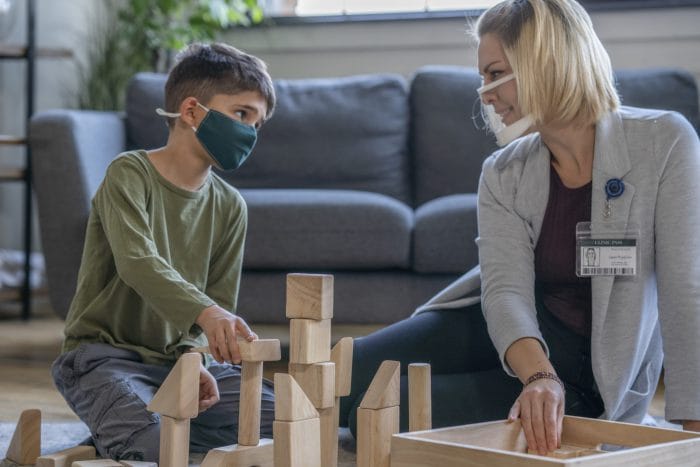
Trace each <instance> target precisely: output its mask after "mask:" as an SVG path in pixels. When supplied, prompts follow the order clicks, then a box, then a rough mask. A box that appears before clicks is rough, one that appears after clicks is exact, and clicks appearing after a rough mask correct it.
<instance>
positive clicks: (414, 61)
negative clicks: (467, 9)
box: [0, 0, 700, 248]
mask: <svg viewBox="0 0 700 467" xmlns="http://www.w3.org/2000/svg"><path fill="white" fill-rule="evenodd" d="M20 3H24V2H23V1H22V0H20ZM37 3H38V19H37V22H38V29H37V30H38V37H37V39H38V43H39V45H43V46H49V45H52V46H64V47H69V48H72V49H74V50H75V55H76V56H77V57H80V56H82V54H83V49H84V44H85V42H86V37H87V30H88V28H89V27H90V24H92V20H91V18H95V17H98V18H99V17H100V16H99V15H100V12H99V3H100V2H96V1H95V0H71V1H56V0H38V2H37ZM592 17H593V21H594V24H595V27H596V29H597V31H598V32H599V34H600V36H601V39H602V41H603V43H604V44H605V46H606V47H607V48H608V50H609V52H610V55H611V57H612V60H613V64H614V66H615V67H617V68H638V67H649V66H669V67H681V68H685V69H687V70H689V71H691V72H692V73H694V74H695V76H696V77H697V78H698V79H699V80H700V29H699V28H698V27H697V25H698V24H700V8H671V9H652V10H640V11H634V12H605V13H603V12H600V13H594V14H593V15H592ZM23 26H24V19H23V15H20V18H19V24H18V25H17V27H15V28H14V29H15V30H14V31H13V34H12V35H11V37H10V38H8V39H6V42H12V43H22V42H23V41H24V27H23ZM224 39H225V40H227V41H229V42H230V43H232V44H234V45H237V46H239V47H241V48H243V49H245V50H248V51H249V52H252V53H255V54H257V55H259V56H260V57H262V58H263V59H265V60H266V61H267V62H268V65H269V67H270V70H271V72H272V74H273V76H275V77H277V78H305V77H328V76H342V75H350V74H357V73H375V72H391V73H400V74H402V75H404V76H407V77H408V76H410V75H411V73H413V72H414V71H415V70H416V69H417V68H419V67H421V66H423V65H427V64H447V65H465V66H474V65H475V51H474V50H473V47H472V46H470V45H468V41H467V38H466V21H465V20H462V19H434V20H415V21H403V22H375V23H344V24H342V23H341V24H333V25H306V26H301V25H293V26H278V27H271V28H255V29H250V30H246V29H234V30H232V31H230V32H228V33H227V34H225V35H224ZM22 70H23V69H22V67H21V65H19V64H17V63H10V62H0V132H14V131H21V130H22V125H23V122H22V118H21V116H22V115H23V112H24V110H23V99H22V93H23V86H24V84H23V83H24V81H23V79H24V78H23V73H22ZM37 71H38V73H37V75H38V76H37V88H36V95H37V99H36V104H37V110H42V109H48V108H53V107H72V106H73V105H74V99H73V95H74V92H75V89H76V86H77V84H76V80H75V71H76V69H75V60H49V59H42V60H40V61H39V63H38V67H37ZM11 152H12V151H8V150H7V149H2V148H0V161H2V160H5V161H7V160H11V159H15V160H16V159H18V158H19V156H17V155H16V154H15V155H12V154H10V153H11ZM20 156H21V153H20ZM21 199H22V198H21V190H20V189H19V186H10V185H9V184H2V185H0V248H19V247H20V246H21V238H22V237H21V228H20V225H21V224H20V222H21V219H22V215H21Z"/></svg>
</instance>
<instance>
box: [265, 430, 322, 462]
mask: <svg viewBox="0 0 700 467" xmlns="http://www.w3.org/2000/svg"><path fill="white" fill-rule="evenodd" d="M272 432H273V436H274V438H275V447H274V451H275V467H321V446H320V442H319V441H320V436H321V424H320V421H319V419H318V418H310V419H308V420H300V421H296V422H280V421H275V422H274V423H273V425H272Z"/></svg>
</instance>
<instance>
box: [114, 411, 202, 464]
mask: <svg viewBox="0 0 700 467" xmlns="http://www.w3.org/2000/svg"><path fill="white" fill-rule="evenodd" d="M189 457H190V420H189V419H187V418H186V419H184V420H176V419H174V418H170V417H166V416H165V415H161V417H160V464H161V465H162V466H164V467H165V466H167V467H187V466H188V464H189ZM117 465H119V464H117Z"/></svg>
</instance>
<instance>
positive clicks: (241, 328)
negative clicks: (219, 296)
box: [195, 305, 258, 364]
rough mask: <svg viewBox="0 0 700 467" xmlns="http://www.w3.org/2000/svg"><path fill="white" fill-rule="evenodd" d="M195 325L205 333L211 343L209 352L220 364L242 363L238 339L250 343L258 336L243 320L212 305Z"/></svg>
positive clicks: (203, 312) (202, 313)
mask: <svg viewBox="0 0 700 467" xmlns="http://www.w3.org/2000/svg"><path fill="white" fill-rule="evenodd" d="M195 323H197V325H199V327H200V328H202V330H203V331H204V334H206V336H207V340H208V341H209V351H210V352H211V355H212V356H213V357H214V360H216V361H217V362H219V363H223V362H231V363H236V364H238V363H241V353H240V351H239V350H238V343H237V342H236V337H237V336H241V337H242V338H244V339H245V340H247V341H248V342H250V341H254V340H255V339H257V338H258V336H257V335H256V334H255V333H254V332H253V331H251V330H250V328H249V327H248V325H247V324H246V322H245V321H244V320H243V318H241V317H239V316H236V315H234V314H232V313H229V312H228V311H226V310H224V309H223V308H221V307H220V306H218V305H212V306H210V307H207V308H205V309H204V311H202V312H201V313H200V314H199V316H198V317H197V319H196V320H195Z"/></svg>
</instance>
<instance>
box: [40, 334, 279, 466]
mask: <svg viewBox="0 0 700 467" xmlns="http://www.w3.org/2000/svg"><path fill="white" fill-rule="evenodd" d="M208 369H209V372H210V373H211V374H212V375H213V376H214V378H215V379H216V381H217V383H218V386H219V394H220V396H221V400H220V401H219V402H218V403H217V404H216V405H214V406H213V407H211V408H210V409H209V410H207V411H205V412H203V413H201V414H200V415H199V416H198V417H197V418H194V419H192V421H191V425H190V450H191V451H192V452H207V451H208V450H210V449H212V448H215V447H220V446H228V445H231V444H235V443H236V442H237V437H238V402H239V398H240V384H241V371H240V367H238V366H236V365H230V364H218V363H216V362H214V363H213V364H212V365H211V366H210V367H209V368H208ZM170 370H171V367H167V366H160V365H147V364H144V363H143V362H142V361H141V357H140V356H139V355H138V354H137V353H135V352H132V351H129V350H124V349H118V348H116V347H112V346H111V345H107V344H83V345H81V346H79V347H78V348H76V349H75V350H72V351H70V352H67V353H65V354H63V355H61V356H60V357H59V358H58V359H57V360H56V361H55V362H54V364H53V367H52V369H51V371H52V375H53V379H54V382H55V384H56V387H57V388H58V390H59V391H60V392H61V394H62V395H63V397H64V398H65V399H66V402H68V405H69V406H70V408H71V409H72V410H73V411H74V412H75V413H76V414H77V415H78V417H80V419H81V420H82V421H83V422H85V424H86V425H87V426H88V428H89V429H90V433H91V434H92V439H93V442H94V443H95V447H96V448H97V451H98V452H99V453H100V455H101V456H102V457H108V458H110V459H115V460H119V459H129V460H145V461H155V462H157V461H158V454H159V440H160V418H159V416H158V415H157V414H154V413H151V412H149V411H148V410H146V405H147V404H148V403H149V402H150V400H151V399H152V398H153V395H154V394H155V393H156V391H157V390H158V388H159V387H160V385H161V384H162V383H163V381H164V380H165V377H166V376H168V373H169V372H170ZM274 418H275V413H274V393H273V389H272V384H271V383H270V382H269V381H263V388H262V414H261V417H260V422H261V423H260V424H261V426H260V434H261V436H262V437H268V438H272V422H273V420H274Z"/></svg>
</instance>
